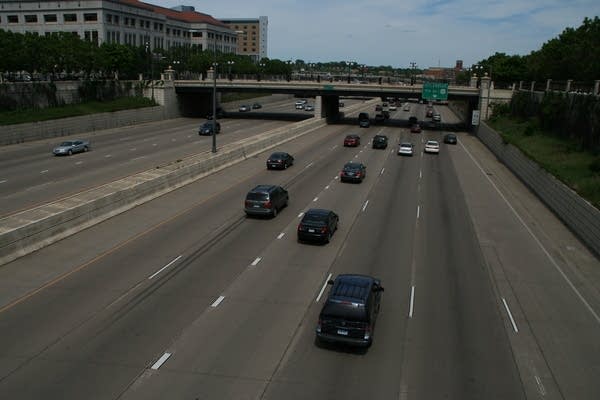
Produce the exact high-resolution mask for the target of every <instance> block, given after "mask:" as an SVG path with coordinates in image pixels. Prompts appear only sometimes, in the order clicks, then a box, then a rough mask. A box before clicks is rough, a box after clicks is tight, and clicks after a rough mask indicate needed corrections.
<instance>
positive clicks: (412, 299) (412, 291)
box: [408, 286, 415, 318]
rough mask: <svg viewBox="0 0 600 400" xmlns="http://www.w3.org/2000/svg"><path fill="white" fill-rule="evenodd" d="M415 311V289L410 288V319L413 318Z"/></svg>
mask: <svg viewBox="0 0 600 400" xmlns="http://www.w3.org/2000/svg"><path fill="white" fill-rule="evenodd" d="M414 309H415V287H414V286H411V288H410V307H409V310H408V318H412V316H413V311H414Z"/></svg>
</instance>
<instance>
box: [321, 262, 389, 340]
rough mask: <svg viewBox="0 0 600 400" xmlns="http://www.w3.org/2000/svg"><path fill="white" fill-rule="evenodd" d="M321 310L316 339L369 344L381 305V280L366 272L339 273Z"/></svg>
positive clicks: (331, 281)
mask: <svg viewBox="0 0 600 400" xmlns="http://www.w3.org/2000/svg"><path fill="white" fill-rule="evenodd" d="M327 283H328V284H330V285H333V286H332V288H331V289H330V291H329V294H328V295H327V300H325V304H323V308H322V309H321V313H320V314H319V322H318V324H317V341H326V342H340V343H345V344H350V345H353V346H362V347H368V346H370V345H371V343H372V342H373V331H374V329H375V321H376V320H377V315H378V314H379V307H380V305H381V292H383V287H382V286H381V282H380V281H379V280H378V279H376V278H373V277H371V276H367V275H349V274H343V275H338V276H337V277H336V278H335V280H330V281H329V282H327Z"/></svg>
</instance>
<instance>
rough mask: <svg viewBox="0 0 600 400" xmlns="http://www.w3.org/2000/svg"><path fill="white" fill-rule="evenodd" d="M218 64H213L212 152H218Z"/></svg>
mask: <svg viewBox="0 0 600 400" xmlns="http://www.w3.org/2000/svg"><path fill="white" fill-rule="evenodd" d="M217 65H218V64H217V63H216V62H213V129H212V152H213V153H216V152H217Z"/></svg>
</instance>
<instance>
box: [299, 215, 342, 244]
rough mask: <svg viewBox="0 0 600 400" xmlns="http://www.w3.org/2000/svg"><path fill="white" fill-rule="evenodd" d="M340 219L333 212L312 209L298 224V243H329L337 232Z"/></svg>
mask: <svg viewBox="0 0 600 400" xmlns="http://www.w3.org/2000/svg"><path fill="white" fill-rule="evenodd" d="M338 222H339V217H338V216H337V214H336V213H334V212H333V211H331V210H321V209H318V208H311V209H310V210H308V211H307V212H306V213H305V214H304V216H303V217H302V220H301V221H300V223H299V224H298V241H299V242H303V241H309V240H310V241H318V242H324V243H329V241H330V240H331V236H332V235H333V232H335V231H336V230H337V227H338Z"/></svg>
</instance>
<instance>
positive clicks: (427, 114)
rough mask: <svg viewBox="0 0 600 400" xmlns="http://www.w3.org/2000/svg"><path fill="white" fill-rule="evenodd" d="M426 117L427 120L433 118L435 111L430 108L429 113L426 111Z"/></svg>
mask: <svg viewBox="0 0 600 400" xmlns="http://www.w3.org/2000/svg"><path fill="white" fill-rule="evenodd" d="M425 116H426V117H427V118H431V117H433V110H432V109H431V108H428V109H427V111H426V113H425Z"/></svg>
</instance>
